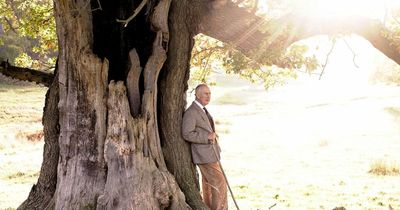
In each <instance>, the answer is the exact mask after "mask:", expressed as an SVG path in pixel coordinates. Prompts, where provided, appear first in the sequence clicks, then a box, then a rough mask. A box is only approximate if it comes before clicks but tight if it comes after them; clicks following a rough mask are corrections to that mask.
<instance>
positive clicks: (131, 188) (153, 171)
mask: <svg viewBox="0 0 400 210" xmlns="http://www.w3.org/2000/svg"><path fill="white" fill-rule="evenodd" d="M93 2H97V1H93ZM100 2H101V3H104V4H103V8H104V10H103V11H99V12H100V14H94V13H93V21H92V12H91V10H90V7H87V5H86V4H87V2H86V1H85V0H78V1H74V2H70V1H56V2H55V9H56V10H55V11H56V21H57V33H58V38H59V44H60V47H59V48H60V59H59V72H60V73H59V77H60V78H59V82H60V103H59V108H60V138H59V144H60V160H59V165H58V180H57V189H56V192H55V197H54V198H55V199H54V201H55V209H93V208H96V209H164V208H167V207H168V208H171V209H187V208H189V207H188V206H187V204H186V202H185V197H184V194H183V193H182V192H181V191H180V189H179V187H178V185H177V183H176V181H175V179H174V177H173V176H172V175H171V174H170V173H169V172H168V170H167V167H166V164H165V161H164V156H163V153H162V150H161V145H160V138H159V134H158V120H157V94H158V92H157V90H158V88H157V79H158V74H159V72H160V70H161V68H162V67H163V64H164V62H165V60H166V59H167V53H166V48H167V46H168V42H169V31H168V26H167V25H165V24H167V21H165V20H167V17H168V11H169V6H170V1H169V0H161V1H159V2H155V1H151V3H149V4H148V6H149V10H148V12H149V13H145V12H146V11H143V12H141V13H140V14H139V15H138V17H136V18H135V19H134V20H133V21H132V23H130V24H132V25H131V26H128V27H127V28H123V27H122V26H121V25H120V24H118V23H117V22H115V19H116V18H120V19H124V18H127V17H128V15H127V14H129V13H130V11H133V8H134V7H136V6H137V4H134V5H130V4H128V1H127V2H125V3H126V4H123V3H121V5H117V7H115V6H114V7H112V6H110V7H107V4H109V3H107V2H106V1H100ZM175 3H176V4H179V3H180V2H179V3H178V2H175ZM126 5H130V7H128V8H124V7H123V6H126ZM106 8H107V9H106ZM146 14H148V15H146ZM106 15H110V16H109V17H106ZM106 29H110V30H109V33H110V34H111V35H109V34H105V33H106V31H107V30H106ZM130 33H132V34H131V35H134V37H129V36H128V35H129V34H130ZM134 33H135V34H134ZM115 34H118V35H119V36H115ZM188 34H189V33H188ZM188 36H189V35H188ZM104 39H109V40H107V41H108V43H112V44H116V46H110V45H108V43H104V42H101V41H102V40H104ZM190 47H191V46H190V45H189V46H186V50H187V51H189V52H190V50H191V48H190ZM134 49H135V50H134ZM114 50H115V51H114ZM115 52H118V53H115ZM128 52H129V56H128ZM99 56H100V57H104V59H101V58H100V57H99ZM106 58H108V59H109V61H108V60H107V59H106ZM186 62H187V61H186ZM141 69H143V71H141ZM128 70H129V71H128ZM186 70H187V66H186V68H185V69H184V71H186ZM127 78H129V81H127ZM186 79H187V78H186ZM114 80H117V81H115V82H114ZM126 84H127V86H128V87H126ZM128 95H129V98H128ZM138 96H139V97H138ZM181 97H183V96H182V95H181ZM181 109H182V107H181Z"/></svg>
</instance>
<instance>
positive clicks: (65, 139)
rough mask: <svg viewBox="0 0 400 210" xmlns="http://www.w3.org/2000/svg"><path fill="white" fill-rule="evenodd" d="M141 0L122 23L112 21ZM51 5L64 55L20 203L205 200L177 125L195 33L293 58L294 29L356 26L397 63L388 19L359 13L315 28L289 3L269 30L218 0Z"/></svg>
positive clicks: (124, 205) (174, 204) (277, 59)
mask: <svg viewBox="0 0 400 210" xmlns="http://www.w3.org/2000/svg"><path fill="white" fill-rule="evenodd" d="M240 2H243V1H238V2H236V3H240ZM144 4H145V7H144V8H143V9H141V10H140V9H137V11H138V14H137V15H136V16H135V17H134V18H133V20H132V21H130V22H129V24H127V27H125V26H124V24H119V23H117V21H116V19H117V18H118V19H127V18H128V17H129V16H130V15H131V12H132V11H134V10H135V9H136V8H141V6H144ZM55 17H56V23H57V35H58V43H59V57H58V67H57V71H56V72H57V73H56V74H55V76H54V78H55V80H54V81H53V83H52V85H51V86H50V88H49V92H48V94H47V97H46V106H45V110H44V118H43V123H44V127H45V151H44V162H43V165H42V169H41V173H40V177H39V180H38V183H37V185H35V186H34V187H33V188H32V190H31V193H30V195H29V197H28V199H27V200H26V201H25V202H24V203H23V204H22V205H21V206H20V209H54V208H55V209H163V208H169V209H189V208H192V209H206V207H205V206H204V204H203V203H202V202H201V197H200V194H199V193H198V185H197V178H196V174H195V168H194V165H193V164H192V162H191V158H190V153H189V146H188V144H187V143H185V141H184V140H183V139H182V137H181V135H180V124H181V120H182V119H181V118H182V113H183V111H184V107H185V104H186V101H185V91H186V89H187V80H188V76H189V67H190V64H189V63H190V57H191V50H192V47H193V44H194V43H193V37H194V35H196V34H198V33H203V34H205V35H208V36H211V37H214V38H216V39H218V40H221V41H223V42H225V43H230V44H231V45H232V46H233V47H234V48H236V49H238V50H240V51H241V52H243V53H244V54H245V55H246V56H247V57H248V58H251V59H253V60H255V61H257V62H259V63H266V64H268V65H272V64H274V65H278V66H282V67H290V66H291V65H295V64H293V63H296V62H292V60H290V59H289V58H290V57H285V56H282V55H284V54H285V49H286V48H287V47H288V46H290V45H291V44H292V43H294V42H295V41H298V40H300V39H303V38H307V37H310V36H313V35H316V34H334V33H341V32H355V33H358V34H359V35H361V36H363V37H364V38H366V39H367V40H369V41H370V42H371V43H372V44H373V45H374V47H376V48H377V49H379V50H381V51H382V52H383V53H385V54H386V55H387V56H388V57H390V58H391V59H393V60H394V61H396V62H397V63H398V64H400V53H399V50H398V49H397V48H396V45H394V44H391V40H390V39H388V37H390V36H386V35H385V34H390V31H387V30H386V29H385V28H384V27H383V25H382V24H380V23H379V22H373V21H370V20H368V19H361V18H360V19H357V20H355V21H346V22H344V23H341V24H339V23H336V22H332V20H322V21H328V22H330V23H331V24H330V27H327V25H328V24H326V22H325V24H324V23H323V22H318V25H320V26H321V27H319V28H311V27H310V25H308V24H311V23H310V21H315V20H308V19H303V21H302V22H301V23H302V24H299V22H298V20H299V19H301V18H302V17H298V16H294V15H287V16H285V17H282V18H281V19H278V20H275V21H276V22H275V24H280V25H282V26H284V27H283V28H284V29H285V30H283V31H282V32H281V33H279V34H276V33H274V32H273V31H272V30H273V29H271V28H270V29H268V28H267V30H265V29H264V28H261V27H260V26H261V25H263V24H265V21H264V20H263V19H262V18H260V17H258V16H256V15H255V14H254V13H253V12H251V11H250V12H249V11H248V10H247V9H246V8H243V7H238V6H237V4H235V3H233V2H227V1H224V0H214V1H204V0H192V1H189V0H159V1H157V0H143V1H142V2H138V1H130V0H121V1H118V2H110V1H105V0H93V1H88V0H77V1H60V0H57V1H55ZM360 23H362V24H360ZM269 24H271V23H269ZM332 24H336V25H335V26H336V27H333V26H332ZM294 25H296V27H294ZM294 29H295V30H294ZM382 31H384V32H385V33H382ZM257 49H262V50H257ZM300 63H301V62H300ZM57 104H58V106H57ZM189 206H190V207H189Z"/></svg>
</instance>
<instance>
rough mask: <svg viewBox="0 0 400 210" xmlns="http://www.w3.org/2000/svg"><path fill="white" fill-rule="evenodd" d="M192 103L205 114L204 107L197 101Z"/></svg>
mask: <svg viewBox="0 0 400 210" xmlns="http://www.w3.org/2000/svg"><path fill="white" fill-rule="evenodd" d="M194 103H195V104H197V106H199V107H200V108H201V110H203V112H206V111H204V107H205V106H203V105H202V104H201V103H200V102H198V101H197V100H194Z"/></svg>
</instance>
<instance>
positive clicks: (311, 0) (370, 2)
mask: <svg viewBox="0 0 400 210" xmlns="http://www.w3.org/2000/svg"><path fill="white" fill-rule="evenodd" d="M261 2H263V3H260V5H259V9H260V11H262V12H263V13H268V11H269V9H268V4H267V3H266V1H265V2H264V1H261ZM283 2H284V0H283ZM286 4H287V5H290V7H291V8H294V12H295V13H300V14H302V15H304V16H307V17H312V18H319V17H321V18H322V17H328V18H332V17H333V18H334V17H343V16H345V17H347V16H362V17H368V18H373V19H383V18H384V16H385V14H386V13H387V10H388V9H390V8H393V7H400V1H399V0H383V1H382V0H289V1H286Z"/></svg>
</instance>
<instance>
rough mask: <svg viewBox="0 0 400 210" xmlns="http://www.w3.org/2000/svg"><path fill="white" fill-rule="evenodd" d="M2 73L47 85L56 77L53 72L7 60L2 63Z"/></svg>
mask: <svg viewBox="0 0 400 210" xmlns="http://www.w3.org/2000/svg"><path fill="white" fill-rule="evenodd" d="M0 73H2V74H4V75H5V76H8V77H11V78H13V79H18V80H22V81H30V82H35V83H37V84H43V85H44V86H46V87H49V86H50V84H51V82H52V81H53V78H54V75H53V74H52V73H47V72H43V71H39V70H34V69H29V68H21V67H17V66H12V65H10V64H9V63H8V62H6V61H3V62H1V63H0Z"/></svg>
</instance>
